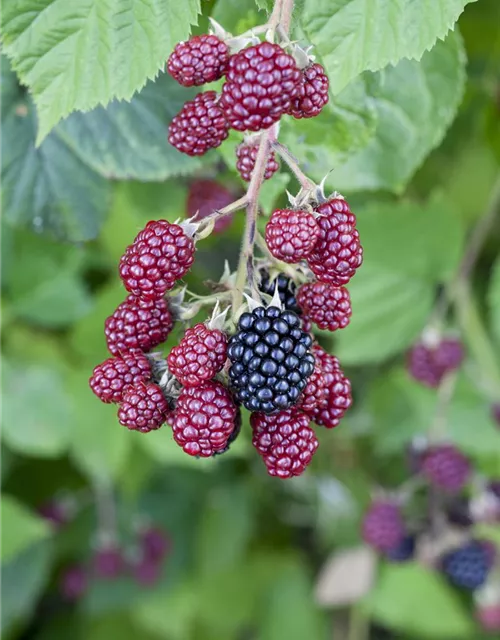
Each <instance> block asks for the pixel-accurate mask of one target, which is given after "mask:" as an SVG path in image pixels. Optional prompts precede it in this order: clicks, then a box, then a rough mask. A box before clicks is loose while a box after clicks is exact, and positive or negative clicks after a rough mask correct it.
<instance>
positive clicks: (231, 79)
mask: <svg viewBox="0 0 500 640" xmlns="http://www.w3.org/2000/svg"><path fill="white" fill-rule="evenodd" d="M300 81H301V74H300V70H299V68H298V67H297V65H296V63H295V60H294V59H293V57H292V56H290V55H288V54H287V53H285V51H284V50H283V49H282V48H281V47H280V46H279V45H277V44H272V43H271V42H261V43H259V44H257V45H255V46H252V47H248V48H247V49H243V50H242V51H240V52H238V53H237V54H235V55H234V56H231V58H230V59H229V65H228V69H227V73H226V82H225V83H224V86H223V87H222V97H221V106H222V109H223V111H224V115H225V116H226V119H227V121H228V123H229V125H230V126H231V127H232V128H233V129H236V130H237V131H246V130H250V131H260V130H261V129H268V128H269V127H270V126H271V125H273V124H274V123H275V122H277V121H278V120H279V119H280V118H281V116H282V115H283V114H284V113H286V112H287V111H288V109H289V108H290V105H291V103H292V100H293V99H294V98H296V97H297V95H298V93H299V86H300Z"/></svg>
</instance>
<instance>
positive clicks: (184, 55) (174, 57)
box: [167, 34, 229, 87]
mask: <svg viewBox="0 0 500 640" xmlns="http://www.w3.org/2000/svg"><path fill="white" fill-rule="evenodd" d="M228 60H229V48H228V46H227V44H226V43H225V42H222V40H219V38H217V36H214V35H206V34H204V35H201V36H194V37H193V38H190V39H189V40H188V41H187V42H179V44H177V45H176V47H175V49H174V50H173V51H172V53H171V54H170V57H169V59H168V62H167V70H168V72H169V74H170V75H171V76H172V78H174V79H175V80H177V82H178V83H179V84H182V85H183V86H184V87H193V86H199V85H201V84H206V83H207V82H214V80H219V78H222V76H223V75H224V73H225V71H226V67H227V63H228Z"/></svg>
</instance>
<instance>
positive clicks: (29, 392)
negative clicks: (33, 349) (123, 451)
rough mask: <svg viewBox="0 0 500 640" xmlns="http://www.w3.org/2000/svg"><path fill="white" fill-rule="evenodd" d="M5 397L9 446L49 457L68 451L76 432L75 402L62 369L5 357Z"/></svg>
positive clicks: (4, 433)
mask: <svg viewBox="0 0 500 640" xmlns="http://www.w3.org/2000/svg"><path fill="white" fill-rule="evenodd" d="M3 398H4V415H3V432H2V437H3V439H4V441H5V442H6V443H7V444H8V445H9V447H11V448H12V449H14V451H18V452H19V453H22V454H24V455H29V456H37V457H49V458H51V457H56V456H59V455H61V453H63V451H65V449H66V447H67V445H68V443H69V441H70V439H71V438H72V435H73V429H72V418H71V410H72V405H71V399H70V397H69V396H68V393H67V392H66V389H65V388H64V383H63V377H62V374H61V372H60V370H58V369H55V368H51V367H48V366H47V365H46V364H45V365H29V364H25V363H23V364H16V365H14V364H13V363H12V362H10V363H7V362H5V359H4V370H3ZM27 399H29V400H27Z"/></svg>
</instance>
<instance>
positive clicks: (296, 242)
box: [266, 209, 319, 263]
mask: <svg viewBox="0 0 500 640" xmlns="http://www.w3.org/2000/svg"><path fill="white" fill-rule="evenodd" d="M318 237H319V227H318V225H317V224H316V220H315V219H314V216H313V215H312V214H311V213H309V212H308V211H295V210H293V209H277V210H276V211H273V214H272V215H271V217H270V218H269V221H268V223H267V225H266V244H267V247H268V249H269V251H270V252H271V253H272V255H273V256H274V257H275V258H276V259H277V260H282V261H283V262H289V263H294V262H300V261H301V260H304V259H305V258H307V256H308V255H309V254H310V253H311V251H312V250H313V248H314V245H315V244H316V242H317V240H318Z"/></svg>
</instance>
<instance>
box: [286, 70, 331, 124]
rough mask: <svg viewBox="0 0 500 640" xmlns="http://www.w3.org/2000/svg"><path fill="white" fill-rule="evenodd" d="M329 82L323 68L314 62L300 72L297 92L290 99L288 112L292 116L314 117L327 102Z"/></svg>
mask: <svg viewBox="0 0 500 640" xmlns="http://www.w3.org/2000/svg"><path fill="white" fill-rule="evenodd" d="M329 85H330V83H329V81H328V76H327V75H326V73H325V70H324V68H323V67H322V66H321V65H320V64H318V63H314V64H311V65H309V66H308V67H306V68H305V69H304V70H303V71H302V74H301V78H300V85H299V94H298V96H297V97H296V98H295V99H294V100H292V104H291V106H290V109H289V110H288V113H289V114H290V115H291V116H293V117H294V118H314V117H315V116H318V115H319V114H320V113H321V110H322V109H323V107H324V106H325V105H326V103H327V102H328V87H329Z"/></svg>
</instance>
